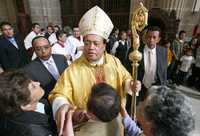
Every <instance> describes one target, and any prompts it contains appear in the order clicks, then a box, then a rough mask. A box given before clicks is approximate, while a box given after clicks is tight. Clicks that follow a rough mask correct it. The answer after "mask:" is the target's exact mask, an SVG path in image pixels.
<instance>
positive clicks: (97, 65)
mask: <svg viewBox="0 0 200 136" xmlns="http://www.w3.org/2000/svg"><path fill="white" fill-rule="evenodd" d="M79 28H80V31H81V34H82V35H83V39H84V49H83V55H82V56H81V57H80V58H78V59H77V60H76V61H74V62H73V63H72V64H71V65H70V66H69V67H68V68H67V69H66V70H65V71H64V72H63V74H62V75H61V77H60V78H59V80H58V82H57V84H56V85H55V88H54V89H53V90H52V91H51V92H50V94H49V97H48V98H49V100H50V102H51V104H52V108H53V113H54V117H55V119H56V122H57V127H58V131H59V134H60V135H61V134H63V129H64V123H65V122H64V121H65V118H66V114H67V112H68V110H69V108H70V105H73V106H76V107H77V111H78V112H79V113H80V114H79V115H77V114H76V111H75V113H74V114H75V115H77V116H76V117H74V118H76V119H78V118H82V117H81V116H80V115H83V114H82V113H85V112H86V110H87V100H88V97H89V95H90V92H91V88H92V86H93V85H94V84H97V83H99V82H106V83H107V84H109V85H111V86H112V87H114V88H115V89H116V90H117V92H118V94H119V95H120V98H121V103H122V105H125V103H126V93H129V94H132V92H133V91H135V90H136V91H138V90H140V88H141V83H140V82H139V81H137V82H133V80H132V77H131V75H130V74H129V73H128V71H127V70H126V69H125V68H124V67H123V65H122V64H121V62H120V61H119V60H118V59H117V58H116V57H114V56H112V55H109V54H108V53H106V52H105V47H106V40H107V39H108V36H109V35H110V33H111V31H112V29H113V24H112V21H111V20H110V18H109V17H108V15H107V14H106V13H105V12H104V11H103V10H102V9H100V8H99V7H98V6H95V7H93V8H92V9H90V10H89V11H87V12H86V13H85V14H84V15H83V17H82V18H81V20H80V22H79ZM75 135H76V136H90V135H91V136H123V125H122V121H121V117H120V115H118V117H117V118H115V119H113V120H112V121H111V122H107V123H103V122H100V121H98V120H89V121H87V122H84V123H81V126H80V127H79V129H78V131H76V130H75Z"/></svg>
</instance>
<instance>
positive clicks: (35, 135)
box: [0, 111, 57, 136]
mask: <svg viewBox="0 0 200 136" xmlns="http://www.w3.org/2000/svg"><path fill="white" fill-rule="evenodd" d="M0 136H57V131H56V126H55V124H52V122H51V121H50V118H49V116H48V115H45V114H42V113H38V112H34V111H29V112H22V113H20V114H18V115H16V116H14V117H0Z"/></svg>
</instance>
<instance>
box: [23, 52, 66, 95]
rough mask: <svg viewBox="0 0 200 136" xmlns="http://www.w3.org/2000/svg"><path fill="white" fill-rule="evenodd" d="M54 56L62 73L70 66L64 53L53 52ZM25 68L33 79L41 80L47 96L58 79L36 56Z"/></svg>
mask: <svg viewBox="0 0 200 136" xmlns="http://www.w3.org/2000/svg"><path fill="white" fill-rule="evenodd" d="M52 57H53V59H54V61H55V64H56V66H57V68H58V71H59V73H60V75H61V74H62V72H63V71H64V70H65V69H66V68H67V66H68V64H67V60H66V58H65V57H64V56H63V55H57V54H53V55H52ZM24 70H25V72H26V73H27V74H28V75H29V76H30V78H31V79H32V80H34V81H38V82H40V85H41V87H42V88H43V89H44V90H45V95H44V98H47V96H48V94H49V92H50V91H51V90H52V89H53V88H54V85H55V84H56V79H54V77H53V76H52V75H51V74H50V72H49V71H48V70H47V69H46V67H45V66H44V64H43V63H42V62H41V60H40V59H39V58H36V59H35V60H33V61H32V62H31V63H30V64H29V65H27V66H26V67H24Z"/></svg>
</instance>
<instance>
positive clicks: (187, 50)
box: [186, 48, 192, 56]
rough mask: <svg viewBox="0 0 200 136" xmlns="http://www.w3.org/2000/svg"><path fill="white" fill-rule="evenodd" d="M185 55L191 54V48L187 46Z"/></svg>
mask: <svg viewBox="0 0 200 136" xmlns="http://www.w3.org/2000/svg"><path fill="white" fill-rule="evenodd" d="M186 55H187V56H192V49H191V48H187V49H186Z"/></svg>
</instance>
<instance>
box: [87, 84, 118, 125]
mask: <svg viewBox="0 0 200 136" xmlns="http://www.w3.org/2000/svg"><path fill="white" fill-rule="evenodd" d="M87 108H88V112H90V113H92V114H93V115H95V116H96V117H97V118H98V119H99V120H101V121H103V122H109V121H111V120H113V119H114V118H116V117H117V116H118V114H119V112H120V97H119V95H118V94H117V91H116V90H115V89H114V88H113V87H111V86H110V85H108V84H106V83H99V84H96V85H94V86H93V87H92V91H91V95H90V97H89V99H88V103H87Z"/></svg>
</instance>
